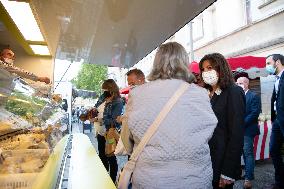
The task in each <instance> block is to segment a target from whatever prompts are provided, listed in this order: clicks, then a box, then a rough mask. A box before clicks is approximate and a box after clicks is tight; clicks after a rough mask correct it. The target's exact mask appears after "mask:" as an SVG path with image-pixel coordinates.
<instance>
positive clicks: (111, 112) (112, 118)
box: [103, 98, 123, 130]
mask: <svg viewBox="0 0 284 189" xmlns="http://www.w3.org/2000/svg"><path fill="white" fill-rule="evenodd" d="M122 108H123V102H122V100H121V98H117V99H114V100H113V101H112V102H109V103H106V105H105V109H104V113H103V125H104V126H105V128H106V130H108V129H109V128H110V127H111V126H112V125H114V126H115V128H117V129H119V128H120V126H121V125H120V124H119V123H117V122H116V118H117V116H120V115H121V113H122Z"/></svg>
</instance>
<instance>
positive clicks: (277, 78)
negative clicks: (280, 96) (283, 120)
mask: <svg viewBox="0 0 284 189" xmlns="http://www.w3.org/2000/svg"><path fill="white" fill-rule="evenodd" d="M283 71H284V70H282V71H281V72H280V73H278V74H277V77H276V82H275V84H274V88H275V92H276V97H277V93H278V88H279V81H280V78H281V76H282V73H283ZM274 110H275V111H276V101H274Z"/></svg>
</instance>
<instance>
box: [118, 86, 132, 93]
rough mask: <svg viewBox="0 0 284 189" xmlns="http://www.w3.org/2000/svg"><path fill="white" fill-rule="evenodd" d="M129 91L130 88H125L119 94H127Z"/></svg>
mask: <svg viewBox="0 0 284 189" xmlns="http://www.w3.org/2000/svg"><path fill="white" fill-rule="evenodd" d="M129 90H130V87H126V88H123V89H121V90H120V91H119V92H120V94H128V93H129Z"/></svg>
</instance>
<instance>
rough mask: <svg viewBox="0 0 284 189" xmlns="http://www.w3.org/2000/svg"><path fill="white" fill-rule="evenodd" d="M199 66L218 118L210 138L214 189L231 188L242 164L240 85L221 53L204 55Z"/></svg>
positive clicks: (243, 116) (241, 96) (242, 134)
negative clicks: (237, 83) (235, 80)
mask: <svg viewBox="0 0 284 189" xmlns="http://www.w3.org/2000/svg"><path fill="white" fill-rule="evenodd" d="M199 69H200V71H201V76H202V80H203V82H204V83H205V88H207V89H208V93H209V97H210V102H211V105H212V109H213V111H214V113H215V115H216V117H217V119H218V124H217V127H216V128H215V131H214V133H213V136H212V138H211V140H210V141H209V146H210V154H211V160H212V167H213V182H212V184H213V188H214V189H219V188H227V189H232V188H233V185H234V181H235V180H236V179H237V177H238V176H239V175H238V174H239V172H240V166H241V162H240V161H241V154H242V149H243V141H244V139H243V137H244V127H243V126H244V118H245V103H246V101H245V95H244V92H243V90H242V88H240V87H239V86H237V85H236V84H235V82H234V79H233V76H232V72H231V69H230V67H229V65H228V62H227V61H226V59H225V58H224V56H223V55H221V54H219V53H213V54H208V55H205V56H204V57H203V58H202V59H201V61H200V63H199Z"/></svg>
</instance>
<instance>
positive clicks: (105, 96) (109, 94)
mask: <svg viewBox="0 0 284 189" xmlns="http://www.w3.org/2000/svg"><path fill="white" fill-rule="evenodd" d="M103 96H104V98H109V97H111V96H112V95H111V93H110V92H109V91H104V93H103Z"/></svg>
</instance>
